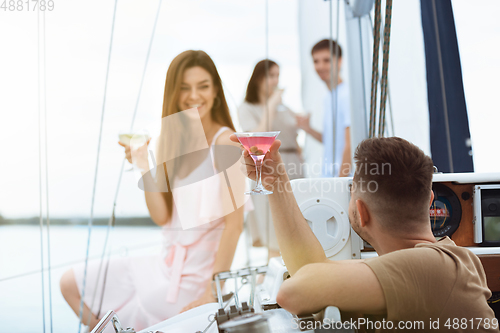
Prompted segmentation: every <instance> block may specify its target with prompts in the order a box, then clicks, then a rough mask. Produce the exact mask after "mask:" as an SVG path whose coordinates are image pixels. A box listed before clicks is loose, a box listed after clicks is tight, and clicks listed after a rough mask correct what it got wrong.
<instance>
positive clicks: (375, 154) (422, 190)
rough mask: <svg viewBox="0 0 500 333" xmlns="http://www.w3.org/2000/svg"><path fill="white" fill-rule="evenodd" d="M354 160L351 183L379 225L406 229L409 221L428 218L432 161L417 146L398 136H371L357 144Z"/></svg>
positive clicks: (409, 224) (432, 170)
mask: <svg viewBox="0 0 500 333" xmlns="http://www.w3.org/2000/svg"><path fill="white" fill-rule="evenodd" d="M354 159H355V160H356V170H355V173H354V179H353V186H356V187H357V188H358V189H359V190H360V191H361V196H362V197H363V198H365V199H366V200H367V201H370V202H372V207H370V208H372V209H373V210H374V213H375V214H378V215H379V217H380V219H381V222H382V224H385V226H387V227H397V228H401V229H403V230H409V228H406V226H408V227H411V226H412V223H411V222H412V221H422V219H424V218H428V217H429V200H430V191H431V188H432V174H433V172H434V164H433V162H432V159H431V158H430V157H429V156H427V155H425V153H424V152H423V151H422V150H421V149H420V148H418V147H417V146H415V145H414V144H412V143H410V142H408V141H406V140H404V139H401V138H398V137H391V138H371V139H367V140H364V141H362V142H361V143H360V144H359V146H358V147H357V148H356V152H355V153H354ZM368 205H369V203H368ZM399 222H401V223H399ZM394 223H398V225H397V226H396V225H394ZM391 229H392V228H391Z"/></svg>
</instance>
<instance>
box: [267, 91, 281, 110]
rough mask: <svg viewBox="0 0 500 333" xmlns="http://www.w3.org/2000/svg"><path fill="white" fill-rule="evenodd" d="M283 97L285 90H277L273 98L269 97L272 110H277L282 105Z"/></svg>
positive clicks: (272, 95)
mask: <svg viewBox="0 0 500 333" xmlns="http://www.w3.org/2000/svg"><path fill="white" fill-rule="evenodd" d="M282 95H283V89H276V90H275V91H274V92H273V93H272V94H271V96H269V100H268V103H269V106H270V107H271V108H276V107H277V106H278V105H280V104H281V103H282V101H281V96H282Z"/></svg>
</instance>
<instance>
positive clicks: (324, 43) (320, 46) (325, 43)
mask: <svg viewBox="0 0 500 333" xmlns="http://www.w3.org/2000/svg"><path fill="white" fill-rule="evenodd" d="M330 42H331V43H332V47H333V54H334V55H336V54H337V52H338V53H339V59H340V58H342V48H341V47H340V45H339V44H337V42H336V41H334V40H333V39H323V40H320V41H319V42H317V43H316V45H314V46H313V48H312V50H311V55H313V54H314V53H315V52H318V51H321V50H328V51H330Z"/></svg>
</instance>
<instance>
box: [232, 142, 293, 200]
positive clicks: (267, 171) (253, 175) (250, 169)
mask: <svg viewBox="0 0 500 333" xmlns="http://www.w3.org/2000/svg"><path fill="white" fill-rule="evenodd" d="M229 138H230V139H231V141H234V142H239V141H238V138H237V137H236V135H235V134H233V135H231V136H230V137H229ZM280 146H281V141H280V140H276V141H274V142H273V144H272V145H271V147H270V148H269V151H268V152H267V153H266V155H265V156H264V160H263V161H262V178H261V179H262V185H263V186H264V187H265V188H266V189H267V190H270V191H272V190H273V188H274V187H275V186H276V185H277V181H278V179H279V178H280V177H285V176H286V169H285V165H284V164H283V160H282V159H281V155H280V153H279V151H278V150H279V147H280ZM241 150H242V158H241V163H242V164H243V172H244V173H245V174H246V175H247V177H248V178H250V179H252V180H255V181H256V180H257V172H256V166H255V162H254V160H253V159H252V157H251V156H250V154H249V153H248V151H247V150H246V149H245V148H244V147H243V145H241Z"/></svg>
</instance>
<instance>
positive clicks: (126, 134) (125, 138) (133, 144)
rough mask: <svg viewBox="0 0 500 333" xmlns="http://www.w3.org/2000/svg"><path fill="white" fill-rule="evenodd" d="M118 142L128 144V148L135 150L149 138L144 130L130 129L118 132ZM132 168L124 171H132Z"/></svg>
mask: <svg viewBox="0 0 500 333" xmlns="http://www.w3.org/2000/svg"><path fill="white" fill-rule="evenodd" d="M118 138H119V139H120V142H121V143H123V144H126V145H128V146H130V149H133V150H136V149H139V148H141V147H142V146H143V145H144V144H145V143H146V142H148V140H149V139H150V136H149V133H148V131H146V130H144V129H143V130H140V131H136V132H131V131H120V133H119V134H118ZM132 170H134V168H133V167H132V168H130V169H128V170H125V171H132Z"/></svg>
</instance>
